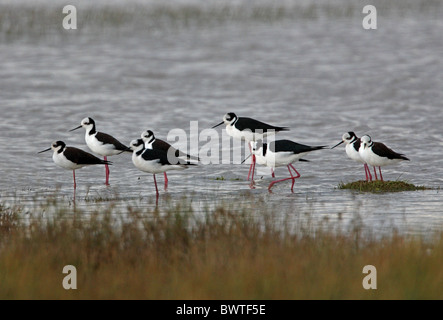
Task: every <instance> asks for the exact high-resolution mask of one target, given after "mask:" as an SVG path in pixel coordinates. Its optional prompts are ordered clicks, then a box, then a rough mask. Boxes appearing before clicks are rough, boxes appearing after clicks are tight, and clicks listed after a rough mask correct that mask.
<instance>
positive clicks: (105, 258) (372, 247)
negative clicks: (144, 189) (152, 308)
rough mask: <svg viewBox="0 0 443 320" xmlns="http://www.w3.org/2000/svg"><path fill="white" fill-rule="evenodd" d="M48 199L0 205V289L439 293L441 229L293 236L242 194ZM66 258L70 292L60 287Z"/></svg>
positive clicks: (29, 294)
mask: <svg viewBox="0 0 443 320" xmlns="http://www.w3.org/2000/svg"><path fill="white" fill-rule="evenodd" d="M48 206H55V208H45V209H46V210H47V209H54V210H53V211H54V215H53V217H46V218H42V217H38V215H35V216H34V217H33V218H32V219H31V218H29V219H24V218H23V214H22V212H21V210H20V209H19V208H6V207H4V206H3V205H1V204H0V299H287V300H292V299H443V290H442V287H443V268H442V261H443V233H441V234H436V235H435V237H433V238H432V241H424V239H422V238H420V237H412V236H399V235H395V234H394V235H393V236H392V237H389V238H387V239H382V240H380V239H378V240H375V239H367V238H366V239H364V238H362V237H360V236H359V234H358V233H353V232H352V231H350V232H349V233H336V232H331V231H328V230H327V229H325V230H324V231H321V230H320V231H318V232H315V233H314V234H308V233H307V234H305V235H300V234H298V235H295V234H294V232H291V230H290V228H289V227H288V226H287V225H285V224H284V223H283V224H276V223H275V222H274V220H273V219H272V217H269V216H266V214H264V215H261V213H260V212H257V211H255V212H254V214H253V215H251V208H250V207H248V206H246V205H244V206H242V205H241V204H240V208H238V207H237V208H236V210H235V211H234V210H231V209H227V210H226V209H222V208H221V207H220V208H216V209H214V210H208V212H207V213H206V214H204V215H201V216H197V215H196V214H195V213H193V211H192V209H191V206H189V204H188V203H187V202H186V201H184V202H183V204H176V205H173V206H171V207H169V208H165V209H147V208H135V207H134V208H129V209H128V211H129V215H125V216H124V217H123V215H116V214H115V212H112V210H111V208H110V209H109V210H106V209H105V210H101V212H96V213H92V214H90V213H84V212H81V211H80V212H79V211H77V212H72V210H69V208H68V209H66V207H63V206H60V205H59V204H57V203H53V204H48ZM110 207H112V204H110ZM48 211H49V210H48ZM37 213H38V212H37ZM40 216H42V215H40ZM257 217H259V219H257ZM65 265H74V266H75V267H76V270H77V289H76V290H65V289H64V288H63V286H62V282H63V278H64V277H65V276H66V274H63V273H62V270H63V267H64V266H65ZM365 265H373V266H375V267H376V268H377V289H376V290H365V289H364V288H363V286H362V281H363V278H364V277H365V276H366V274H363V273H362V270H363V267H364V266H365Z"/></svg>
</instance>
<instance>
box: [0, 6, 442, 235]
mask: <svg viewBox="0 0 443 320" xmlns="http://www.w3.org/2000/svg"><path fill="white" fill-rule="evenodd" d="M71 3H72V4H73V5H75V6H76V7H77V15H78V29H77V30H64V29H63V28H62V20H63V17H64V15H63V14H62V7H63V5H64V3H63V2H59V1H49V0H48V1H37V2H35V1H10V2H8V1H5V2H3V3H2V4H0V8H1V10H0V57H1V59H0V66H1V67H0V97H1V99H0V110H1V113H2V121H1V122H0V142H1V152H0V163H1V180H0V192H1V199H2V200H1V201H2V203H4V204H5V203H6V205H9V204H19V205H22V206H24V207H25V208H28V209H26V210H30V211H33V208H34V211H35V207H36V206H38V203H39V202H40V201H44V199H45V198H46V197H48V196H50V195H53V194H56V193H57V194H58V196H59V197H60V198H61V201H64V202H65V203H66V205H67V206H68V207H70V206H71V203H72V200H73V197H74V195H73V186H72V173H71V172H69V171H66V170H63V169H61V168H58V167H56V166H55V165H54V163H53V162H52V158H51V154H50V153H49V152H48V153H43V154H37V152H38V151H40V150H43V149H46V148H48V147H49V146H50V144H51V142H52V141H54V140H63V141H65V142H66V143H67V144H68V145H71V146H76V147H80V148H83V149H84V150H88V149H87V147H86V145H85V142H84V132H83V131H82V130H78V131H74V132H68V130H69V129H72V128H74V127H76V126H78V125H79V124H80V121H81V119H82V118H84V117H86V116H90V117H92V118H94V119H95V120H96V123H97V129H98V130H99V131H103V132H107V133H109V134H112V135H113V136H115V137H116V138H118V139H119V140H120V141H122V142H124V143H127V144H129V142H130V141H131V140H132V139H134V138H138V137H139V135H140V133H141V132H142V131H143V130H145V129H147V128H150V129H152V130H153V131H154V132H155V133H156V136H157V137H159V138H162V139H164V140H166V138H167V136H168V133H169V132H170V130H171V129H183V130H185V132H187V133H188V135H189V138H190V139H193V140H192V141H194V142H195V141H197V140H196V139H198V138H199V137H198V135H199V133H201V132H202V131H203V130H204V129H208V128H210V127H212V126H213V125H215V124H217V123H219V122H220V121H221V119H222V117H223V115H224V114H225V113H226V112H235V113H237V114H238V115H239V116H249V117H253V118H256V119H259V120H262V121H265V122H269V123H272V124H276V125H282V126H288V127H290V131H288V132H284V133H281V134H279V136H278V138H284V139H291V140H295V141H297V142H300V143H305V144H311V145H327V146H333V145H335V144H336V143H337V142H339V141H340V139H341V136H342V134H343V133H344V132H347V131H351V130H353V131H355V132H356V133H357V135H363V134H365V133H367V134H370V135H371V136H372V138H373V139H374V140H376V141H382V142H384V143H385V144H387V145H388V146H389V147H391V148H393V149H394V150H396V151H398V152H401V153H404V154H405V155H407V156H408V157H409V158H410V159H411V161H410V162H407V163H401V164H399V165H396V166H392V167H386V168H385V169H384V178H385V179H386V180H397V179H401V180H406V181H409V182H411V183H414V184H416V185H425V186H427V187H430V188H433V189H432V190H427V191H417V192H401V193H387V194H366V193H355V192H350V191H344V190H339V189H337V186H338V185H339V183H340V182H350V181H356V180H360V179H363V178H364V171H363V167H362V165H360V164H357V163H354V162H353V161H352V160H350V159H348V158H347V157H346V154H345V151H344V147H342V148H336V149H333V150H322V151H318V152H314V153H312V154H311V155H309V156H308V157H307V158H308V159H309V160H310V162H307V163H297V164H296V168H297V170H299V172H300V173H301V175H302V176H301V178H300V179H298V180H297V181H296V185H295V188H294V192H293V193H292V192H291V191H290V182H287V183H286V182H285V183H281V184H277V185H276V186H275V187H274V188H273V193H268V190H267V186H268V184H269V183H270V182H271V181H272V178H271V176H270V171H269V169H267V168H259V169H258V173H257V182H256V189H253V190H251V189H250V188H249V185H248V182H247V181H245V180H246V176H247V174H248V169H249V166H248V165H247V164H243V165H241V164H226V163H225V164H212V165H200V166H198V167H197V168H191V169H188V170H186V171H184V172H171V173H170V174H169V180H170V181H169V186H168V190H167V192H165V191H164V190H162V188H160V189H161V190H160V192H161V196H160V199H159V205H160V206H161V205H166V204H167V203H170V202H171V201H172V202H174V201H180V199H182V197H183V196H186V197H187V198H188V199H191V201H192V205H193V207H194V208H195V210H196V212H199V211H201V212H203V211H204V210H206V208H211V207H214V206H217V205H229V206H231V207H232V208H234V209H235V208H236V203H240V204H241V203H243V204H245V203H246V204H254V203H264V205H262V206H266V207H267V210H270V211H272V212H274V213H280V212H281V213H282V215H283V214H285V215H289V216H291V215H292V217H293V221H294V223H295V224H303V223H306V222H307V221H308V220H309V223H313V225H314V226H315V224H316V223H321V222H322V221H325V220H327V221H329V222H333V223H335V222H337V223H339V224H342V225H344V226H345V227H346V226H347V225H350V224H352V223H358V224H359V225H361V226H363V227H366V228H368V229H371V230H374V231H375V232H380V233H384V232H386V233H389V232H392V230H397V231H402V232H429V231H431V230H441V229H442V223H443V209H442V204H443V201H442V195H441V192H440V190H439V188H440V186H441V184H442V181H443V168H442V165H441V155H442V153H443V150H442V149H443V134H442V123H443V111H442V110H443V109H442V100H443V60H442V52H443V38H442V32H443V20H442V19H441V16H443V4H442V3H441V2H438V1H392V2H390V4H389V5H388V4H384V3H383V2H381V1H376V2H375V5H376V7H377V9H378V13H379V16H378V29H377V30H364V29H363V28H362V25H361V22H362V18H363V16H364V15H363V14H362V13H361V11H362V8H363V6H364V3H363V2H359V1H351V0H349V1H346V0H336V1H332V0H331V1H326V0H325V1H320V0H318V1H314V2H308V1H295V0H294V1H277V2H272V4H271V2H266V1H258V2H252V1H247V2H239V1H214V2H210V3H207V2H205V1H191V0H189V1H185V0H183V1H172V2H169V3H168V4H162V3H161V2H158V1H154V0H152V1H145V2H142V1H129V2H125V5H121V4H120V3H119V2H105V1H102V2H100V1H99V2H95V4H94V5H93V6H92V5H90V4H88V2H86V1H72V2H71ZM191 121H198V130H197V131H196V132H195V131H192V130H191ZM222 130H223V128H222V127H220V128H219V130H218V131H217V132H218V133H219V135H220V148H221V150H224V151H227V150H230V149H231V147H230V146H229V145H226V144H223V143H221V142H222V140H221V136H222ZM201 139H202V141H200V142H199V144H198V146H196V145H195V144H194V147H193V148H190V150H188V151H189V152H190V153H193V154H195V153H197V152H198V151H199V149H201V148H202V147H203V146H204V145H205V144H206V143H207V140H206V137H201ZM189 141H190V140H189ZM173 142H174V141H171V143H173ZM175 145H176V146H177V147H180V148H186V147H190V145H191V143H190V144H189V145H188V146H186V145H184V144H180V143H176V144H175ZM88 151H89V150H88ZM111 160H112V161H113V162H114V164H113V166H112V167H111V186H110V187H106V186H104V169H103V168H97V167H92V168H84V169H81V170H78V171H77V174H76V176H77V184H78V188H77V191H76V194H75V197H76V205H77V206H81V207H83V208H86V209H88V210H96V209H97V208H98V207H100V205H103V204H104V203H107V202H113V203H115V204H116V206H117V207H118V208H121V209H122V211H124V210H126V207H127V206H128V205H134V206H154V205H155V199H154V198H153V195H154V192H155V189H154V185H153V179H152V176H151V175H148V174H144V173H141V172H140V171H138V170H137V169H136V168H135V167H134V166H133V164H132V162H131V157H130V155H129V154H122V155H119V156H114V157H112V159H111ZM276 174H277V177H283V176H285V175H287V170H286V169H285V168H278V169H277V171H276ZM217 178H218V179H217ZM221 178H223V179H221ZM158 181H159V184H160V185H161V184H162V182H163V177H162V176H161V175H159V176H158ZM90 199H96V200H97V199H99V200H100V202H97V201H89V200H90ZM26 210H25V211H26ZM251 210H257V214H259V212H260V208H258V207H257V206H253V205H252V206H251Z"/></svg>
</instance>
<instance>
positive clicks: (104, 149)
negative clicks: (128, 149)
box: [85, 129, 121, 156]
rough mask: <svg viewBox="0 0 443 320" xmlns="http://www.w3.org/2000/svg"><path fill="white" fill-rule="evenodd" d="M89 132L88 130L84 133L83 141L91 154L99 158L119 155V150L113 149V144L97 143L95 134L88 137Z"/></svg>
mask: <svg viewBox="0 0 443 320" xmlns="http://www.w3.org/2000/svg"><path fill="white" fill-rule="evenodd" d="M89 131H90V129H88V130H87V131H86V134H85V141H86V144H87V146H88V148H89V149H91V151H92V152H94V153H96V154H99V155H101V156H115V155H117V154H120V153H121V151H120V150H116V149H115V147H114V145H113V144H110V143H108V144H103V143H102V142H100V141H98V140H97V138H96V137H95V135H96V134H97V133H95V134H92V135H90V134H89Z"/></svg>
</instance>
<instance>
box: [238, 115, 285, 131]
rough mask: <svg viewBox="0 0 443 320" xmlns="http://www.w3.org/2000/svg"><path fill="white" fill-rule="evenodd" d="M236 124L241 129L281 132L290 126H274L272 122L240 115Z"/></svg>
mask: <svg viewBox="0 0 443 320" xmlns="http://www.w3.org/2000/svg"><path fill="white" fill-rule="evenodd" d="M234 126H235V127H236V128H237V129H238V130H240V131H243V130H250V131H252V132H254V133H256V132H260V133H261V132H263V133H265V132H268V131H275V132H279V131H288V130H289V128H287V127H277V126H272V125H270V124H267V123H264V122H261V121H258V120H255V119H252V118H246V117H240V118H238V119H237V121H235V122H234Z"/></svg>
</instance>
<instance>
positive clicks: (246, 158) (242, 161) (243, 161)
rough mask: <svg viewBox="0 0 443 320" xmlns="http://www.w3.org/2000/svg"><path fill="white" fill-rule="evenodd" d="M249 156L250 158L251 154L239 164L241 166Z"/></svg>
mask: <svg viewBox="0 0 443 320" xmlns="http://www.w3.org/2000/svg"><path fill="white" fill-rule="evenodd" d="M250 156H251V154H250V155H249V156H247V157H246V158H245V160H243V161H242V162H241V164H243V163H244V162H245V161H246V160H248V159H249V157H250Z"/></svg>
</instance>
